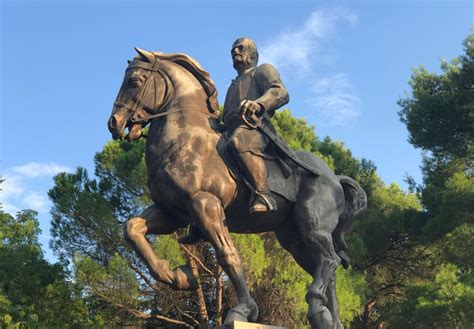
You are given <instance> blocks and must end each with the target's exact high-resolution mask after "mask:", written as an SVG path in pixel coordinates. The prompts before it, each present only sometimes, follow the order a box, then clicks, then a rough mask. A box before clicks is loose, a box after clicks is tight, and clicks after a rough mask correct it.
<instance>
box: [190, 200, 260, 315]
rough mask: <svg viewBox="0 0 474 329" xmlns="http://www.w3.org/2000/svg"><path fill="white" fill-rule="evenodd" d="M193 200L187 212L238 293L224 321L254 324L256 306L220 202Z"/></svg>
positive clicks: (256, 313)
mask: <svg viewBox="0 0 474 329" xmlns="http://www.w3.org/2000/svg"><path fill="white" fill-rule="evenodd" d="M192 201H193V202H192V207H191V209H189V212H190V213H192V214H193V215H194V216H195V218H196V222H197V223H198V225H199V226H200V228H201V229H202V231H203V233H204V234H205V235H206V238H207V239H208V240H209V242H210V243H211V244H212V246H213V247H214V249H215V251H216V255H217V260H218V261H219V264H220V265H221V266H222V268H223V269H224V271H225V272H226V273H227V275H228V276H229V279H230V281H231V282H232V284H233V286H234V288H235V291H236V293H237V300H238V304H237V306H235V307H234V308H232V309H231V310H230V311H229V313H228V315H227V318H226V321H225V322H226V323H230V322H232V321H235V320H238V321H256V319H257V316H258V308H257V304H256V303H255V301H254V299H253V298H252V297H251V296H250V292H249V290H248V288H247V283H246V280H245V277H244V274H243V271H242V265H241V261H240V257H239V254H238V252H237V249H236V248H235V246H234V243H233V242H232V239H231V237H230V234H229V231H228V230H227V227H226V226H225V225H224V209H223V208H222V204H221V202H220V200H219V199H218V198H217V197H216V196H214V195H213V194H211V193H208V192H198V193H197V194H196V195H194V197H193V200H192Z"/></svg>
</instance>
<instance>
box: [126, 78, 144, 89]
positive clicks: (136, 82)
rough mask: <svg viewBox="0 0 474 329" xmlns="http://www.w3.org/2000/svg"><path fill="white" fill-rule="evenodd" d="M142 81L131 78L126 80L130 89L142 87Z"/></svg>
mask: <svg viewBox="0 0 474 329" xmlns="http://www.w3.org/2000/svg"><path fill="white" fill-rule="evenodd" d="M142 82H143V79H142V78H140V77H132V78H130V79H129V80H128V84H129V86H130V87H132V88H136V87H140V86H141V85H142Z"/></svg>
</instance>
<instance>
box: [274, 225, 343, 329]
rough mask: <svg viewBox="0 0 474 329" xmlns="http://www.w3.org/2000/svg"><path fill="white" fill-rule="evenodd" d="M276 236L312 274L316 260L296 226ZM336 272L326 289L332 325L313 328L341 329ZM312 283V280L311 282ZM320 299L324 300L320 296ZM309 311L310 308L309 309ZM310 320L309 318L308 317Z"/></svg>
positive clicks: (313, 273) (278, 232) (282, 230)
mask: <svg viewBox="0 0 474 329" xmlns="http://www.w3.org/2000/svg"><path fill="white" fill-rule="evenodd" d="M276 236H277V238H278V241H279V242H280V244H281V246H282V247H283V248H285V249H286V250H287V251H289V252H290V253H291V254H292V255H293V258H294V259H295V261H296V262H297V263H298V265H300V266H301V267H302V268H303V269H304V270H305V271H306V272H307V273H308V274H309V275H311V276H314V275H315V273H316V268H317V265H318V264H317V261H316V259H315V257H314V256H313V254H312V253H310V252H308V250H312V249H310V248H309V247H308V245H307V244H306V243H305V242H304V241H303V239H302V237H301V234H300V233H299V232H298V230H297V229H296V227H286V228H283V229H281V230H279V231H277V232H276ZM335 280H336V273H335V272H333V274H332V276H331V278H330V280H329V283H328V285H327V289H326V297H327V303H326V306H327V308H328V309H329V311H330V313H331V316H332V322H333V324H332V327H327V326H326V327H324V326H316V327H315V326H312V327H313V328H333V329H343V328H344V327H343V325H342V323H341V321H340V319H339V308H338V305H337V299H336V284H335ZM313 284H314V282H313ZM321 300H325V299H324V298H323V297H321ZM310 311H311V309H310ZM310 322H311V319H310Z"/></svg>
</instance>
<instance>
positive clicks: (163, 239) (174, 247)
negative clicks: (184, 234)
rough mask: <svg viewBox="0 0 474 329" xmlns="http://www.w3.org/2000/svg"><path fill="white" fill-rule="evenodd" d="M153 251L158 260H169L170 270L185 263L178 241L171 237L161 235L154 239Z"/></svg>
mask: <svg viewBox="0 0 474 329" xmlns="http://www.w3.org/2000/svg"><path fill="white" fill-rule="evenodd" d="M153 251H154V252H155V254H156V256H157V257H158V258H161V259H167V260H169V261H170V267H171V268H175V267H177V266H179V265H183V264H184V263H186V261H185V260H184V258H183V253H182V251H181V248H180V247H179V243H178V241H177V240H176V239H175V238H174V237H173V236H171V235H163V236H160V237H158V238H157V239H155V242H154V243H153Z"/></svg>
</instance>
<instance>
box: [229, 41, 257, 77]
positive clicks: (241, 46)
mask: <svg viewBox="0 0 474 329" xmlns="http://www.w3.org/2000/svg"><path fill="white" fill-rule="evenodd" d="M230 53H231V55H232V61H233V63H234V68H235V69H236V70H237V72H239V73H241V72H243V71H245V70H247V69H249V68H251V67H255V66H257V62H258V50H257V45H256V44H255V42H254V41H253V40H252V39H250V38H238V39H237V40H235V42H234V43H233V44H232V49H231V51H230Z"/></svg>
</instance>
